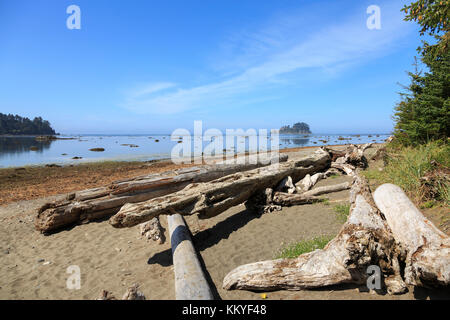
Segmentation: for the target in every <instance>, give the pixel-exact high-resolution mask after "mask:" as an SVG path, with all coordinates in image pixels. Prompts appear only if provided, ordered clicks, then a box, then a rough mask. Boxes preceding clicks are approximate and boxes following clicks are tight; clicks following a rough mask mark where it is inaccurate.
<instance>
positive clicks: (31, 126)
mask: <svg viewBox="0 0 450 320" xmlns="http://www.w3.org/2000/svg"><path fill="white" fill-rule="evenodd" d="M0 134H1V135H6V134H10V135H26V134H29V135H35V134H40V135H54V134H56V132H55V130H54V129H53V128H52V127H51V125H50V122H48V121H47V120H44V119H42V118H41V117H35V118H34V119H33V120H30V119H29V118H25V117H21V116H19V115H17V114H16V115H12V114H3V113H0Z"/></svg>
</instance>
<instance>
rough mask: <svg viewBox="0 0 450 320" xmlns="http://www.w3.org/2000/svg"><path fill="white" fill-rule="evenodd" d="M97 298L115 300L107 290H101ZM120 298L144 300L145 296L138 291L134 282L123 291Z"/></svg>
mask: <svg viewBox="0 0 450 320" xmlns="http://www.w3.org/2000/svg"><path fill="white" fill-rule="evenodd" d="M97 300H117V299H116V297H115V296H114V295H113V294H112V293H111V292H109V291H106V290H102V292H101V293H100V296H99V297H98V298H97ZM122 300H145V296H144V294H143V293H142V292H140V291H139V285H138V284H134V285H132V286H131V287H129V288H128V289H127V291H125V293H124V295H123V297H122Z"/></svg>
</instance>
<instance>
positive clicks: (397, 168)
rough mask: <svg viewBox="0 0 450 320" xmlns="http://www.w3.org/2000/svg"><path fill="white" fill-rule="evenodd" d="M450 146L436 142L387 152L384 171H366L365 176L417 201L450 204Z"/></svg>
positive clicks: (391, 148)
mask: <svg viewBox="0 0 450 320" xmlns="http://www.w3.org/2000/svg"><path fill="white" fill-rule="evenodd" d="M449 167H450V145H449V144H448V143H446V142H440V141H434V142H429V143H427V144H424V145H419V146H416V147H411V146H410V147H401V148H398V147H395V146H391V147H390V148H388V149H387V155H386V166H385V168H384V170H383V171H379V172H376V171H366V172H365V176H366V177H368V178H369V179H376V180H378V181H379V182H381V183H393V184H396V185H398V186H399V187H401V188H402V189H403V190H405V192H406V193H407V194H408V195H409V196H410V198H411V199H412V200H413V201H414V202H416V204H420V203H424V202H427V201H441V202H444V203H446V204H449V203H450V198H449V196H450V189H449V188H450V185H449V180H448V179H449V176H448V172H449Z"/></svg>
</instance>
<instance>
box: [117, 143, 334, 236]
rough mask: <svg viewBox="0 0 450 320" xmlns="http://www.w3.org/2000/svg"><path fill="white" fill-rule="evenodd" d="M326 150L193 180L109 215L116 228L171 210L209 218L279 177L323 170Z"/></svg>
mask: <svg viewBox="0 0 450 320" xmlns="http://www.w3.org/2000/svg"><path fill="white" fill-rule="evenodd" d="M329 160H330V157H329V155H328V153H326V152H324V151H322V150H318V152H317V153H315V154H313V155H311V156H308V157H305V158H302V159H299V160H296V161H295V160H292V161H288V162H285V163H280V164H276V165H270V166H268V167H263V168H258V169H254V170H250V171H245V172H240V173H235V174H232V175H228V176H225V177H223V178H220V179H216V180H213V181H210V182H205V183H200V184H196V183H193V184H191V185H189V186H188V187H186V188H185V189H183V190H181V191H178V192H175V193H172V194H170V195H167V196H163V197H159V198H155V199H151V200H148V201H145V202H140V203H134V204H132V203H128V204H126V205H124V206H123V207H122V208H121V209H120V211H119V212H118V213H117V214H116V215H114V216H113V217H111V218H110V223H111V225H112V226H114V227H116V228H123V227H132V226H135V225H137V224H140V223H142V222H145V221H148V220H150V219H152V218H154V217H157V216H159V215H161V214H166V215H170V214H172V213H174V212H177V213H180V214H182V215H192V214H199V218H201V219H204V218H210V217H213V216H216V215H218V214H220V213H222V212H223V211H225V210H227V209H228V208H231V207H233V206H236V205H238V204H241V203H243V202H245V201H246V200H247V199H249V198H250V197H251V196H252V195H253V194H255V193H257V192H258V191H262V190H265V189H266V188H274V187H275V186H277V185H278V184H279V183H280V181H281V180H283V179H284V178H285V177H287V176H291V177H292V179H293V180H294V181H298V180H299V179H301V178H302V177H304V176H305V175H306V174H308V173H312V172H316V171H319V170H322V169H325V168H327V167H328V165H329Z"/></svg>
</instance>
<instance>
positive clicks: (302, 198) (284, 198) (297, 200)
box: [272, 182, 351, 206]
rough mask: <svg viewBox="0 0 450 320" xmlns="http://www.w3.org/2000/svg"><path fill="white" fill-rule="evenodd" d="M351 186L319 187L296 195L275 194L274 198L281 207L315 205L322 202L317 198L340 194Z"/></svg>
mask: <svg viewBox="0 0 450 320" xmlns="http://www.w3.org/2000/svg"><path fill="white" fill-rule="evenodd" d="M350 186H351V184H350V183H349V182H344V183H340V184H335V185H331V186H324V187H319V188H316V189H312V190H309V191H307V192H302V193H296V194H287V193H282V192H275V194H274V196H273V201H272V202H273V203H274V204H276V205H280V206H293V205H299V204H306V203H313V202H318V201H321V199H320V198H317V196H319V195H322V194H326V193H331V192H338V191H342V190H347V189H350Z"/></svg>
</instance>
